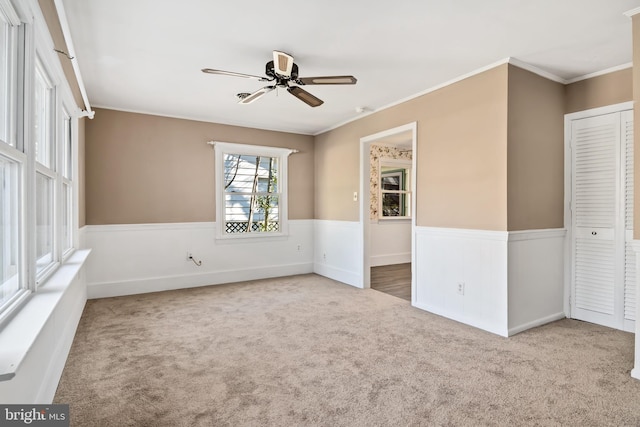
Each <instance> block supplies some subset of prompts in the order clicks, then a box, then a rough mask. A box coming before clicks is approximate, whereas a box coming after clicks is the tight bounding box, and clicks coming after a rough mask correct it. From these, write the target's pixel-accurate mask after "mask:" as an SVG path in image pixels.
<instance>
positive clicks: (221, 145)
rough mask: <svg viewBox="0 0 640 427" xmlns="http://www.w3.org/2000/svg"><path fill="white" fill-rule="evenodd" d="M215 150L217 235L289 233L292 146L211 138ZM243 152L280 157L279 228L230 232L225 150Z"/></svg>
mask: <svg viewBox="0 0 640 427" xmlns="http://www.w3.org/2000/svg"><path fill="white" fill-rule="evenodd" d="M209 144H210V145H213V147H214V151H215V182H216V185H215V188H216V195H215V197H216V239H217V240H221V241H224V240H226V241H229V240H244V239H265V238H273V237H284V236H288V235H289V215H288V210H289V204H288V193H289V191H288V186H289V179H288V172H287V171H288V168H289V167H288V164H287V160H288V157H289V155H291V154H293V153H295V152H296V150H292V149H289V148H282V147H269V146H263V145H249V144H237V143H232V142H220V141H212V142H209ZM225 153H227V154H241V155H250V156H264V157H276V158H278V161H279V170H278V181H279V182H280V183H282V187H281V189H280V193H281V195H280V198H279V200H278V212H279V219H278V221H279V224H278V231H277V232H263V233H234V234H232V233H226V230H225V209H224V206H225V203H224V154H225Z"/></svg>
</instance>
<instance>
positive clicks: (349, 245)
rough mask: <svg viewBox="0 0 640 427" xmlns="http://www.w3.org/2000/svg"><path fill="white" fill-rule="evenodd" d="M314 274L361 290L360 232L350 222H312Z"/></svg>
mask: <svg viewBox="0 0 640 427" xmlns="http://www.w3.org/2000/svg"><path fill="white" fill-rule="evenodd" d="M313 235H314V253H315V255H314V260H313V271H314V273H317V274H319V275H321V276H325V277H328V278H330V279H334V280H338V281H340V282H343V283H346V284H348V285H351V286H355V287H358V288H362V286H363V285H362V282H363V280H362V270H363V267H362V264H363V259H362V228H361V225H360V223H359V222H353V221H327V220H315V221H314V233H313Z"/></svg>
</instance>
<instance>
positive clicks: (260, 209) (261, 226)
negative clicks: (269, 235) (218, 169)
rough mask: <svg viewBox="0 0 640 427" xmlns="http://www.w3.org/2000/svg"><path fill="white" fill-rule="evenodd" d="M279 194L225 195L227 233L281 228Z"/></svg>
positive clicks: (277, 229) (259, 231) (267, 230)
mask: <svg viewBox="0 0 640 427" xmlns="http://www.w3.org/2000/svg"><path fill="white" fill-rule="evenodd" d="M278 201H279V200H278V196H275V195H259V194H237V193H232V194H226V195H225V232H226V233H255V232H258V233H261V232H262V233H263V232H276V231H279V229H280V217H279V209H278V205H279V204H278Z"/></svg>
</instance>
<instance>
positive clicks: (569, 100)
mask: <svg viewBox="0 0 640 427" xmlns="http://www.w3.org/2000/svg"><path fill="white" fill-rule="evenodd" d="M632 98H633V90H632V71H631V68H627V69H625V70H620V71H615V72H613V73H609V74H604V75H602V76H598V77H593V78H590V79H587V80H581V81H579V82H576V83H571V84H569V85H567V86H566V87H565V111H564V112H565V113H567V114H568V113H575V112H576V111H583V110H588V109H590V108H597V107H604V106H606V105H613V104H619V103H621V102H627V101H631V100H632Z"/></svg>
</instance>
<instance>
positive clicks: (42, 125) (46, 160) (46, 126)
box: [33, 67, 53, 168]
mask: <svg viewBox="0 0 640 427" xmlns="http://www.w3.org/2000/svg"><path fill="white" fill-rule="evenodd" d="M51 92H52V90H51V88H50V87H49V85H48V83H47V80H46V79H45V77H44V75H43V74H42V71H41V70H40V69H39V67H38V68H37V69H36V79H35V108H34V111H35V116H34V125H33V127H34V128H33V130H34V136H35V147H36V161H38V162H39V163H40V164H42V165H44V166H46V167H49V168H50V167H51V166H52V158H53V138H52V137H51V136H52V135H51V134H52V126H51V115H52V114H51V113H52V108H51V101H52V96H51Z"/></svg>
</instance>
